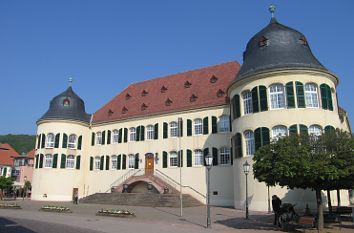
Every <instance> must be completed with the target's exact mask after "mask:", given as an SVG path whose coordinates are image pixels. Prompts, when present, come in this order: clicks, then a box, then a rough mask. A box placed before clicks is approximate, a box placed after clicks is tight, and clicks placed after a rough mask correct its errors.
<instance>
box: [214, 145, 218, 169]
mask: <svg viewBox="0 0 354 233" xmlns="http://www.w3.org/2000/svg"><path fill="white" fill-rule="evenodd" d="M217 165H218V149H217V148H215V147H213V166H217Z"/></svg>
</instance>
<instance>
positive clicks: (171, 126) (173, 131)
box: [170, 121, 178, 137]
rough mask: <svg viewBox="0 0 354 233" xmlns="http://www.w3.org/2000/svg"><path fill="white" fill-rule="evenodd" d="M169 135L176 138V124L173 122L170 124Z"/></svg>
mask: <svg viewBox="0 0 354 233" xmlns="http://www.w3.org/2000/svg"><path fill="white" fill-rule="evenodd" d="M170 135H171V137H178V123H177V122H175V121H172V122H171V123H170Z"/></svg>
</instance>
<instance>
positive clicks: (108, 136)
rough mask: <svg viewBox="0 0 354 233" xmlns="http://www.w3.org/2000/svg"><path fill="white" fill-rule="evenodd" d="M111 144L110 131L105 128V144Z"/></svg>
mask: <svg viewBox="0 0 354 233" xmlns="http://www.w3.org/2000/svg"><path fill="white" fill-rule="evenodd" d="M109 144H111V131H110V130H107V145H109Z"/></svg>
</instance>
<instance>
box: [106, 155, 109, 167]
mask: <svg viewBox="0 0 354 233" xmlns="http://www.w3.org/2000/svg"><path fill="white" fill-rule="evenodd" d="M106 170H109V155H106Z"/></svg>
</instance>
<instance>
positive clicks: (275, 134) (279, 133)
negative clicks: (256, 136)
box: [272, 125, 289, 141]
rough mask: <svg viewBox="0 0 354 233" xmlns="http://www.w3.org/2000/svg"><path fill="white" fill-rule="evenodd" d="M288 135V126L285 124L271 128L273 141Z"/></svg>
mask: <svg viewBox="0 0 354 233" xmlns="http://www.w3.org/2000/svg"><path fill="white" fill-rule="evenodd" d="M288 135H289V132H288V128H287V127H286V126H285V125H276V126H274V127H273V128H272V139H273V140H275V141H276V140H278V139H279V138H282V137H286V136H288Z"/></svg>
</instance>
